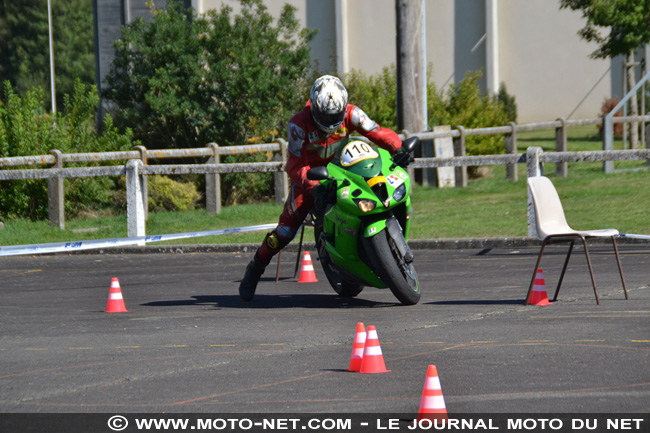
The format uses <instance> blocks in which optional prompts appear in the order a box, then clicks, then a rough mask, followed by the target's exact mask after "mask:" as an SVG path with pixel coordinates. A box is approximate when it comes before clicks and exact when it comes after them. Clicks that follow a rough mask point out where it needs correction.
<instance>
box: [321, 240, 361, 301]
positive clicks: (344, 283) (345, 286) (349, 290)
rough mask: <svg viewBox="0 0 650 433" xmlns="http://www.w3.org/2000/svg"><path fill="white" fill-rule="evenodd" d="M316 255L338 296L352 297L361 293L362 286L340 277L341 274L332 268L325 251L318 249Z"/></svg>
mask: <svg viewBox="0 0 650 433" xmlns="http://www.w3.org/2000/svg"><path fill="white" fill-rule="evenodd" d="M318 256H319V259H320V262H321V265H322V267H323V272H325V276H326V277H327V281H329V283H330V286H332V288H333V289H334V291H335V292H336V293H338V295H339V296H341V297H343V298H354V297H355V296H357V295H358V294H359V293H361V291H362V290H363V287H364V286H363V285H361V284H358V283H356V282H353V281H348V280H346V279H345V278H343V277H341V274H339V273H338V272H337V271H336V270H335V269H334V266H333V265H332V263H331V262H330V259H329V255H328V254H327V253H326V252H325V253H323V252H322V251H319V253H318Z"/></svg>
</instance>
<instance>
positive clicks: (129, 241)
mask: <svg viewBox="0 0 650 433" xmlns="http://www.w3.org/2000/svg"><path fill="white" fill-rule="evenodd" d="M276 226H277V224H262V225H258V226H247V227H237V228H231V229H221V230H206V231H201V232H190V233H174V234H167V235H154V236H138V237H134V238H113V239H96V240H90V241H74V242H53V243H50V244H31V245H12V246H8V247H0V257H1V256H18V255H23V254H46V253H59V252H62V251H82V250H92V249H97V248H109V247H119V246H126V245H144V244H145V243H147V242H162V241H173V240H177V239H187V238H198V237H201V236H215V235H225V234H232V233H244V232H253V231H259V230H270V229H274V228H275V227H276Z"/></svg>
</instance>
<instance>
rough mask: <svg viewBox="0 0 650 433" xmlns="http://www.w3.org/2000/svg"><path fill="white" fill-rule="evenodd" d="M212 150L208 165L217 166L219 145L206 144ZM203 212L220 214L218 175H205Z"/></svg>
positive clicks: (219, 179) (219, 182) (219, 176)
mask: <svg viewBox="0 0 650 433" xmlns="http://www.w3.org/2000/svg"><path fill="white" fill-rule="evenodd" d="M208 147H210V149H212V156H211V157H210V159H208V164H219V163H220V162H221V159H220V156H219V145H218V144H215V143H210V144H208ZM205 210H206V211H207V212H208V214H220V213H221V175H220V174H219V173H206V175H205Z"/></svg>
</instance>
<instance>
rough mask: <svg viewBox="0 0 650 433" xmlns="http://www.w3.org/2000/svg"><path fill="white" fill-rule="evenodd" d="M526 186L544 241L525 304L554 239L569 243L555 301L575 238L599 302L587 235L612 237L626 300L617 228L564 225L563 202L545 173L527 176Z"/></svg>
mask: <svg viewBox="0 0 650 433" xmlns="http://www.w3.org/2000/svg"><path fill="white" fill-rule="evenodd" d="M528 188H529V189H530V193H531V197H532V200H533V208H534V210H535V221H536V225H537V237H538V238H539V239H540V240H543V242H542V248H541V250H540V251H539V256H538V257H537V263H536V264H535V270H534V271H533V279H532V280H531V282H530V287H529V288H528V295H527V296H526V303H525V305H528V303H529V300H530V296H531V293H532V290H533V283H534V282H535V276H536V274H537V269H538V268H539V264H540V262H541V261H542V255H543V254H544V249H545V248H546V245H547V244H549V243H554V242H562V241H564V242H570V243H571V246H570V247H569V252H568V253H567V256H566V259H565V261H564V267H563V268H562V274H561V275H560V281H559V282H558V284H557V289H556V290H555V296H554V297H553V301H556V300H557V295H558V293H559V292H560V286H561V285H562V280H563V279H564V273H565V272H566V269H567V265H568V264H569V258H570V257H571V252H572V251H573V245H574V244H575V242H576V241H577V240H578V239H580V240H581V241H582V244H583V245H584V250H585V256H586V257H587V265H588V266H589V274H590V275H591V284H592V285H593V287H594V295H595V296H596V304H600V300H599V299H598V292H597V291H596V281H595V280H594V271H593V268H592V266H591V259H590V257H589V248H588V247H587V241H586V240H585V239H586V238H611V240H612V245H613V246H614V253H615V254H616V262H617V264H618V271H619V273H620V275H621V282H622V283H623V292H624V293H625V299H628V296H627V289H626V288H625V278H624V277H623V268H622V267H621V260H620V257H619V255H618V247H617V245H616V237H617V236H618V235H619V233H618V230H616V229H601V230H581V231H578V230H573V229H572V228H571V227H569V224H567V221H566V217H565V216H564V209H563V208H562V203H561V202H560V197H559V196H558V194H557V191H556V190H555V187H554V186H553V183H552V182H551V180H550V179H549V178H547V177H544V176H535V177H529V178H528Z"/></svg>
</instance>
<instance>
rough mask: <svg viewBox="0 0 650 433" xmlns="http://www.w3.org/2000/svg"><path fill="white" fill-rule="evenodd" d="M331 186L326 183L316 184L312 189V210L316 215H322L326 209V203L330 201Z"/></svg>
mask: <svg viewBox="0 0 650 433" xmlns="http://www.w3.org/2000/svg"><path fill="white" fill-rule="evenodd" d="M331 190H332V188H331V187H329V186H326V185H322V184H318V185H316V186H315V187H314V189H313V190H312V193H311V196H312V198H313V201H314V212H315V213H316V214H317V215H319V214H320V215H322V214H324V213H325V210H326V209H327V205H328V204H329V203H330V201H331V195H332V194H331Z"/></svg>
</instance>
